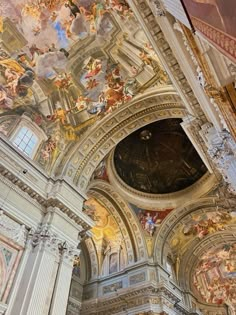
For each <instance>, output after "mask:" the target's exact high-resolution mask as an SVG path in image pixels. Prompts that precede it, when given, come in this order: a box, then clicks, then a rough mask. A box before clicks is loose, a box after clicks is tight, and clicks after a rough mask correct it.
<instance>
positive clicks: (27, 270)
mask: <svg viewBox="0 0 236 315" xmlns="http://www.w3.org/2000/svg"><path fill="white" fill-rule="evenodd" d="M27 246H28V248H27V251H28V255H27V256H28V259H27V262H26V263H25V266H24V272H23V274H22V277H21V280H20V282H19V287H18V291H17V294H16V296H15V298H14V301H13V303H12V304H13V305H12V308H11V312H10V313H9V315H10V314H11V315H13V314H17V315H32V314H34V315H48V313H49V309H50V303H51V296H52V293H53V288H54V283H55V280H56V275H57V270H58V266H59V250H58V239H57V238H56V236H55V235H53V234H52V233H50V230H49V226H48V225H47V224H46V225H42V226H40V227H39V228H38V230H37V231H33V232H31V233H30V239H29V241H28V245H27Z"/></svg>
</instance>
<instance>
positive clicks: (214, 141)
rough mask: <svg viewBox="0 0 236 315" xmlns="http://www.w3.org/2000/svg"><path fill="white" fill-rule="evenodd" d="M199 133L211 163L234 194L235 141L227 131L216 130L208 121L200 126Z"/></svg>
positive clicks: (235, 184)
mask: <svg viewBox="0 0 236 315" xmlns="http://www.w3.org/2000/svg"><path fill="white" fill-rule="evenodd" d="M200 135H201V136H202V138H203V139H204V141H205V143H206V145H207V147H208V153H209V155H210V157H211V159H212V161H213V163H214V164H215V166H216V168H217V169H218V170H219V172H220V173H221V174H222V176H223V178H224V180H225V182H226V183H227V184H228V189H229V191H230V192H231V193H233V194H236V142H235V141H234V139H233V138H232V136H231V134H230V133H229V132H228V131H226V130H224V131H222V132H218V131H217V130H216V129H215V128H214V127H213V125H212V124H210V123H206V124H204V125H203V126H202V130H201V132H200Z"/></svg>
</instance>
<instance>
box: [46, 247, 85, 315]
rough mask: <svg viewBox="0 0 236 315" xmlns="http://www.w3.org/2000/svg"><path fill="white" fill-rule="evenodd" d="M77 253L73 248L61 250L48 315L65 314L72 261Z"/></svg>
mask: <svg viewBox="0 0 236 315" xmlns="http://www.w3.org/2000/svg"><path fill="white" fill-rule="evenodd" d="M65 245H66V244H65ZM65 245H64V246H65ZM79 252H80V251H79V250H74V249H73V248H64V249H62V253H61V259H60V265H59V269H58V273H57V278H56V283H55V287H54V292H53V298H52V303H51V308H50V313H49V314H50V315H65V314H66V308H67V302H68V296H69V291H70V283H71V277H72V271H73V261H74V257H75V255H79Z"/></svg>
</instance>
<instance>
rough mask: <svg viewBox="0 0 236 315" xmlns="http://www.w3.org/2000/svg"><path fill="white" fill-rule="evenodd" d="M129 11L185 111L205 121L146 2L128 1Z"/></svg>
mask: <svg viewBox="0 0 236 315" xmlns="http://www.w3.org/2000/svg"><path fill="white" fill-rule="evenodd" d="M128 3H129V5H130V7H131V9H132V10H133V12H134V15H135V16H136V18H137V20H138V21H139V23H140V24H141V26H142V28H143V30H144V32H145V34H146V36H147V38H148V39H149V41H150V43H151V44H152V46H153V49H154V50H155V52H156V54H157V56H158V57H159V59H160V61H161V63H162V64H163V66H164V68H165V70H166V72H167V73H168V75H169V77H170V79H171V81H172V82H173V84H174V86H175V87H176V89H177V91H178V93H179V95H180V96H181V99H182V100H183V103H184V105H185V106H186V109H187V110H188V111H189V112H190V113H191V114H192V115H194V116H196V117H199V118H200V119H202V121H203V122H205V121H206V117H205V114H204V112H203V110H202V108H201V106H200V104H199V102H198V100H197V98H196V97H195V95H194V92H193V90H192V88H191V86H190V84H189V82H188V80H187V78H186V76H185V74H184V72H183V71H182V69H181V66H180V64H179V63H178V61H177V59H176V58H175V55H174V53H173V51H172V49H171V47H170V45H169V43H168V41H167V39H166V37H165V35H164V33H163V31H162V29H161V27H160V25H159V24H158V21H159V19H160V20H161V19H163V18H165V17H161V18H159V17H158V18H156V16H155V15H154V13H153V12H152V10H151V8H150V6H149V4H148V2H147V1H146V0H135V1H131V0H128Z"/></svg>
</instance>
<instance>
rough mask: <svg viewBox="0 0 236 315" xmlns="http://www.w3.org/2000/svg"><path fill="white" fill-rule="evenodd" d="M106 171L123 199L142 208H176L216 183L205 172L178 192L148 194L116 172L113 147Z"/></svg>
mask: <svg viewBox="0 0 236 315" xmlns="http://www.w3.org/2000/svg"><path fill="white" fill-rule="evenodd" d="M107 173H108V176H109V180H110V182H111V184H112V186H113V187H114V188H115V189H116V191H117V192H118V193H119V194H120V195H121V196H123V197H124V199H125V200H127V201H129V202H131V203H133V204H135V205H137V206H139V207H141V208H144V209H151V210H155V209H157V208H176V207H179V206H180V205H182V204H183V203H184V202H185V201H186V200H190V199H197V198H199V197H201V196H202V195H204V194H206V192H207V191H209V190H210V189H211V188H212V187H213V186H214V185H215V183H216V180H215V176H214V175H211V174H210V173H209V172H207V173H206V174H205V175H204V176H202V178H200V179H199V180H198V181H197V182H196V183H194V184H193V185H191V186H189V187H187V188H185V189H182V190H180V191H178V192H174V193H168V194H149V193H144V192H141V191H138V190H136V189H134V188H132V187H130V186H129V185H127V184H126V183H125V182H124V181H123V180H122V179H121V178H120V177H119V175H118V174H117V171H116V168H115V165H114V149H113V150H112V152H111V153H110V155H109V157H108V159H107Z"/></svg>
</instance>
